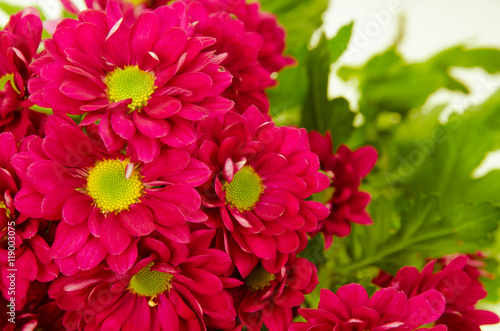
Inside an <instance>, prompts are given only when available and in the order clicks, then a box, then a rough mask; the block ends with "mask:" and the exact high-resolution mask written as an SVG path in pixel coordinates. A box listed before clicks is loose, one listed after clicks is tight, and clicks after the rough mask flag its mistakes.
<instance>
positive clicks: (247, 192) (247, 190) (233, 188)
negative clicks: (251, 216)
mask: <svg viewBox="0 0 500 331" xmlns="http://www.w3.org/2000/svg"><path fill="white" fill-rule="evenodd" d="M224 190H225V191H226V203H228V204H229V205H231V206H233V207H236V208H238V210H239V211H245V210H252V209H253V208H254V206H255V204H256V203H257V202H258V201H259V199H260V196H261V195H262V192H263V191H264V186H263V185H262V179H261V178H260V176H259V175H258V174H257V173H256V172H255V170H254V169H253V168H252V167H251V166H244V167H243V168H241V169H240V171H238V172H237V173H235V174H234V176H233V180H232V181H231V182H230V183H226V184H225V185H224Z"/></svg>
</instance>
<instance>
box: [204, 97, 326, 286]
mask: <svg viewBox="0 0 500 331" xmlns="http://www.w3.org/2000/svg"><path fill="white" fill-rule="evenodd" d="M198 132H199V134H200V140H199V143H198V145H199V151H198V152H197V153H198V159H200V160H201V161H202V162H204V163H205V164H207V165H208V166H209V167H210V169H211V171H212V178H211V179H210V180H209V181H208V182H207V183H206V184H205V185H204V186H201V187H200V188H199V191H200V193H201V195H202V199H203V204H204V206H205V207H207V208H214V209H212V210H210V209H208V210H207V213H208V214H209V220H208V221H207V222H206V224H207V225H208V226H209V227H211V228H216V229H219V232H218V237H217V238H218V243H219V247H220V248H221V249H224V250H225V251H227V252H228V254H229V255H230V256H231V258H232V259H233V260H234V262H235V264H236V267H237V268H238V270H239V272H240V274H241V275H242V276H243V277H246V276H247V275H248V274H249V273H250V271H251V270H252V269H253V268H254V267H255V266H256V265H257V263H258V262H259V260H260V262H261V263H262V265H263V266H264V268H265V269H266V270H267V271H268V272H270V273H272V274H275V273H277V272H278V271H279V270H280V269H281V268H282V267H283V266H284V265H285V264H286V262H287V261H288V259H289V257H292V256H295V255H296V254H297V253H298V252H300V251H302V250H303V249H304V247H305V246H306V245H307V232H308V231H312V230H314V229H315V228H316V226H317V222H318V219H323V218H325V217H326V216H327V215H328V211H327V209H326V207H325V206H324V205H323V204H321V203H318V202H315V201H309V200H306V198H308V197H309V196H310V195H311V194H313V193H316V192H319V191H322V190H323V189H325V188H326V187H327V186H328V184H329V181H328V178H327V177H326V176H325V175H323V174H322V173H320V172H319V161H318V158H317V156H316V155H315V154H314V153H312V152H311V151H310V149H309V144H308V139H307V132H306V131H305V130H304V129H297V128H291V127H276V126H275V125H274V123H272V122H268V121H266V119H265V117H264V115H263V114H262V113H261V112H260V111H259V110H258V109H256V108H255V107H250V108H248V110H246V111H245V112H244V113H243V115H239V114H237V113H228V114H226V115H225V117H224V118H221V119H220V121H219V120H210V121H208V120H206V121H204V122H202V123H200V125H199V127H198ZM215 208H216V209H215Z"/></svg>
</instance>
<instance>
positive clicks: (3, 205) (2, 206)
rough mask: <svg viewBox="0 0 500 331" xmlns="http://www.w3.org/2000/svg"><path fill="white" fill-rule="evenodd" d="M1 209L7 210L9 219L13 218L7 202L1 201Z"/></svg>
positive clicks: (6, 213)
mask: <svg viewBox="0 0 500 331" xmlns="http://www.w3.org/2000/svg"><path fill="white" fill-rule="evenodd" d="M0 209H5V216H7V218H11V216H12V215H11V214H10V210H9V208H7V205H6V204H5V202H3V201H0Z"/></svg>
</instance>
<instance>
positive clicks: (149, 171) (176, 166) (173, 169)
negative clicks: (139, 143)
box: [141, 149, 190, 182]
mask: <svg viewBox="0 0 500 331" xmlns="http://www.w3.org/2000/svg"><path fill="white" fill-rule="evenodd" d="M189 161H190V157H189V153H188V152H186V151H184V150H180V149H169V150H164V151H162V153H161V154H160V156H158V158H156V160H155V161H154V162H149V163H146V164H145V165H144V166H143V170H142V172H141V174H142V175H143V176H144V180H145V181H146V182H147V181H150V180H156V179H158V178H161V177H165V176H171V175H174V174H177V173H179V172H181V171H182V170H183V169H184V168H186V166H187V165H188V164H189ZM166 164H168V167H165V165H166Z"/></svg>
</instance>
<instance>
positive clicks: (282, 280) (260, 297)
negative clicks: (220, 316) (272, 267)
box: [233, 257, 318, 331]
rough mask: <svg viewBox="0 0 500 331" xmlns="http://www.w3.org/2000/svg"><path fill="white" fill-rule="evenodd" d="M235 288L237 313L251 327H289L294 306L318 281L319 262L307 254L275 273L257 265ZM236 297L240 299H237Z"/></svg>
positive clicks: (276, 330)
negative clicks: (309, 257)
mask: <svg viewBox="0 0 500 331" xmlns="http://www.w3.org/2000/svg"><path fill="white" fill-rule="evenodd" d="M243 281H244V282H245V284H244V285H242V286H240V287H238V288H237V289H235V293H234V294H233V297H235V301H237V302H236V305H237V307H238V317H239V318H240V320H241V322H242V323H243V324H244V325H245V326H246V327H247V329H248V330H255V331H257V330H261V328H262V324H265V325H266V327H267V329H268V330H270V331H280V330H288V327H289V326H290V324H291V323H292V316H293V313H292V308H294V307H297V306H299V305H300V304H301V303H302V302H303V301H304V295H305V294H309V293H311V292H312V291H313V290H314V288H315V287H316V285H317V284H318V276H317V271H316V266H314V264H312V263H311V262H309V261H307V260H306V259H304V258H300V257H298V258H294V259H291V260H289V261H288V263H287V264H286V265H285V266H283V267H282V268H281V270H280V271H279V272H277V273H276V274H271V273H269V272H267V271H266V270H265V269H264V268H263V267H262V265H260V264H259V265H257V266H256V267H255V268H254V269H253V270H252V271H251V272H250V274H249V275H248V276H247V277H245V279H243ZM236 299H237V300H236Z"/></svg>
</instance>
